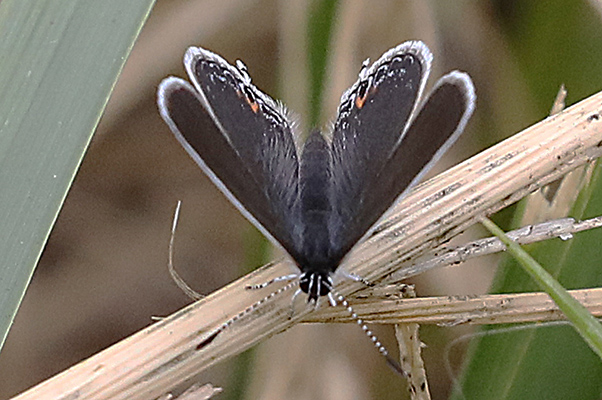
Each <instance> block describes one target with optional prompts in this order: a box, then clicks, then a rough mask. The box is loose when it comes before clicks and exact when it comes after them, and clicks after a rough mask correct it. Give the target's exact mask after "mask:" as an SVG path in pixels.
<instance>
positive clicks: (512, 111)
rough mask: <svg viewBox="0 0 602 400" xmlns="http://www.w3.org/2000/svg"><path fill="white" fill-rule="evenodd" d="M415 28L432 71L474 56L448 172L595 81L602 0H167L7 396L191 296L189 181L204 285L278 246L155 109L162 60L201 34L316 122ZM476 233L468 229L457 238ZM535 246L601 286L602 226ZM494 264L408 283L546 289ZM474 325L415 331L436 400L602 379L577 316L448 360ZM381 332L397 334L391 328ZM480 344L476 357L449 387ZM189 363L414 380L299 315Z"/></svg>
mask: <svg viewBox="0 0 602 400" xmlns="http://www.w3.org/2000/svg"><path fill="white" fill-rule="evenodd" d="M410 39H420V40H422V41H424V42H426V44H427V45H428V46H429V47H430V49H431V51H432V52H433V54H434V65H433V66H434V69H433V71H432V73H431V81H430V84H431V85H432V83H433V82H434V80H435V78H437V77H439V76H441V75H442V74H443V73H445V72H447V71H449V70H451V69H461V70H464V71H467V72H468V73H470V75H471V76H472V78H473V80H474V83H475V86H476V90H477V109H476V112H475V114H474V116H473V118H472V120H471V121H470V123H469V125H468V128H467V129H466V132H465V134H464V135H463V137H462V138H461V139H460V141H459V142H458V143H457V144H456V145H455V146H454V147H453V148H452V150H451V151H450V154H448V155H447V156H446V157H445V159H444V160H442V162H441V163H440V164H439V165H438V166H437V168H436V169H437V171H441V170H443V169H445V168H447V167H449V166H451V165H454V164H455V163H457V162H458V161H460V160H463V159H465V158H467V157H469V156H470V155H472V154H475V153H477V152H478V151H480V150H482V149H484V148H486V147H487V146H489V145H491V144H493V143H496V142H498V141H500V140H502V139H504V138H506V137H508V136H511V135H512V134H514V133H516V132H518V131H520V130H522V129H523V128H525V127H527V126H529V125H531V124H533V123H535V122H537V121H539V120H541V119H543V118H545V117H546V115H547V114H548V112H549V109H550V107H551V105H552V102H553V100H554V97H555V95H556V92H557V91H558V88H559V86H560V85H561V84H563V83H564V84H565V86H566V88H567V90H568V97H567V105H570V104H572V103H575V102H577V101H579V100H582V99H584V98H585V97H587V96H589V95H591V94H594V93H596V92H597V91H599V90H601V89H602V4H601V3H600V2H598V1H594V0H591V1H585V0H565V1H561V0H551V1H545V2H544V1H533V0H532V1H527V0H516V1H513V0H498V1H477V0H457V1H453V2H448V1H436V0H432V1H426V0H425V1H422V0H415V1H394V0H378V1H368V0H363V1H362V0H355V1H340V2H333V1H318V0H302V1H291V2H288V1H284V0H283V1H277V0H204V1H201V0H159V1H158V2H157V4H156V6H155V8H154V9H153V11H152V13H151V16H150V19H149V20H148V22H147V24H146V25H145V27H144V28H143V30H142V33H141V35H140V37H139V39H138V41H137V43H136V45H135V47H134V49H133V51H132V54H131V56H130V58H129V59H128V61H127V63H126V65H125V69H124V71H123V73H122V75H121V77H120V79H119V82H118V84H117V86H116V88H115V91H114V93H113V95H112V97H111V100H110V102H109V105H108V107H107V110H106V112H105V114H104V115H103V117H102V120H101V123H100V126H99V128H98V130H97V132H96V134H95V136H94V139H93V141H92V144H91V146H90V148H89V150H88V152H87V154H86V156H85V158H84V161H83V165H82V167H81V169H80V170H79V172H78V175H77V177H76V180H75V183H74V184H73V187H72V189H71V191H70V192H69V195H68V197H67V200H66V202H65V205H64V207H63V209H62V211H61V213H60V216H59V219H58V221H57V223H56V225H55V227H54V229H53V231H52V234H51V237H50V239H49V242H48V244H47V246H46V249H45V251H44V253H43V256H42V259H41V261H40V263H39V265H38V267H37V270H36V272H35V275H34V277H33V280H32V282H31V285H30V287H29V289H28V292H27V293H26V296H25V299H24V301H23V304H22V305H21V308H20V310H19V312H18V314H17V318H16V320H15V323H14V325H13V327H12V330H11V332H10V334H9V337H8V339H7V342H6V345H5V347H4V349H2V352H1V353H0V399H6V398H9V397H11V396H12V395H14V394H16V393H18V392H21V391H23V390H25V389H27V388H28V387H31V386H32V385H34V384H36V383H39V382H41V381H42V380H44V379H47V378H49V377H51V376H53V375H54V374H56V373H58V372H61V371H62V370H64V369H66V368H68V367H69V366H71V365H73V364H75V363H77V362H78V361H80V360H82V359H85V358H87V357H89V356H91V355H93V354H95V353H97V352H98V351H99V350H101V349H103V348H106V347H108V346H110V345H111V344H113V343H115V342H117V341H119V340H121V339H123V338H124V337H127V336H128V335H130V334H132V333H134V332H136V331H138V330H139V329H141V328H143V327H145V326H147V325H149V324H150V323H151V316H164V315H168V314H170V313H172V312H174V311H176V310H177V309H179V308H181V307H183V306H184V305H185V304H187V303H188V302H189V301H188V299H187V298H186V297H185V295H184V294H183V293H182V292H181V291H180V290H179V289H178V288H177V286H176V285H175V284H174V283H173V282H172V280H171V278H170V277H169V274H168V272H167V268H166V262H167V244H168V240H169V231H170V226H171V218H172V212H173V208H174V206H175V203H176V201H177V200H178V199H181V200H183V208H182V213H181V220H180V225H179V231H178V235H177V238H176V255H175V262H176V266H177V268H178V270H179V271H180V273H181V275H182V276H183V277H184V279H185V280H186V281H187V282H188V283H189V284H190V285H191V286H192V287H194V288H196V289H197V290H198V291H200V292H202V293H209V292H211V291H213V290H215V289H217V288H219V287H221V286H222V285H224V284H226V283H228V282H230V281H232V280H233V279H235V278H236V277H238V276H240V275H242V274H243V273H244V271H246V270H248V269H249V268H254V267H256V266H257V265H260V264H261V263H262V262H263V261H264V260H265V259H269V258H271V257H272V255H266V254H265V249H266V247H265V244H263V243H262V242H261V241H260V240H259V239H258V234H257V233H256V232H255V231H254V230H253V229H252V228H251V227H250V225H249V224H248V223H247V222H246V221H245V220H244V218H243V217H241V216H240V215H239V213H238V212H237V210H236V209H235V208H234V207H233V206H231V205H230V204H229V203H228V202H227V201H226V200H225V198H223V196H222V195H221V194H220V193H219V192H218V191H217V190H216V189H215V187H214V186H213V185H212V184H211V182H210V181H209V180H208V179H207V178H206V177H205V176H204V175H203V173H202V172H201V171H200V170H199V169H198V168H197V167H196V165H195V164H194V162H192V161H191V160H190V159H189V158H188V156H187V155H186V153H185V152H184V151H183V150H182V149H181V148H180V146H179V144H178V143H177V142H176V141H175V140H174V139H173V137H172V136H171V134H170V133H169V132H168V129H167V127H166V126H165V124H164V123H163V122H162V120H161V119H160V117H159V115H158V112H157V109H156V105H155V91H156V87H157V85H158V84H159V82H160V81H161V79H162V78H164V77H165V76H167V75H169V74H176V75H179V76H184V71H183V66H182V61H181V60H182V56H183V54H184V52H185V50H186V48H187V47H188V46H190V45H197V46H203V47H206V48H208V49H210V50H213V51H215V52H217V53H219V54H221V55H222V56H224V57H225V58H226V59H227V60H229V61H231V62H233V61H234V60H236V59H237V58H240V59H242V60H244V62H245V64H246V65H247V67H248V69H249V72H250V74H251V76H252V77H253V81H254V83H255V84H256V85H257V86H258V87H259V88H261V89H263V90H264V91H265V92H267V93H268V94H270V95H272V96H273V97H275V98H278V99H281V100H283V101H284V102H285V103H286V104H287V105H288V106H289V108H290V109H292V110H294V111H295V112H296V113H298V114H299V115H300V119H301V122H302V126H304V127H305V128H308V127H311V126H313V125H314V124H318V125H319V126H325V125H326V124H327V123H328V122H329V121H331V120H332V119H333V118H334V116H335V111H336V107H337V105H338V101H339V98H340V95H341V94H342V92H343V91H344V90H345V88H347V87H348V86H350V85H351V84H352V83H353V82H354V81H355V79H356V77H357V73H358V72H359V69H360V67H361V63H362V61H363V60H364V59H366V58H368V57H370V58H371V59H372V60H374V59H376V58H378V57H379V56H380V54H382V53H383V52H384V51H386V50H387V49H389V48H390V47H393V46H395V45H397V44H399V43H401V42H403V41H406V40H410ZM83 95H85V93H84V94H83ZM598 176H599V172H598V171H597V170H592V173H591V174H590V179H589V181H588V185H587V186H586V187H585V190H584V191H582V194H581V196H580V197H579V199H578V200H577V204H576V205H575V206H573V207H572V208H571V210H570V211H565V212H564V214H563V215H561V216H564V215H567V214H568V215H571V216H575V217H577V218H582V217H583V218H585V217H591V216H596V215H601V214H602V204H598V203H597V202H596V199H597V198H601V199H602V195H600V196H599V195H597V191H598V190H600V189H602V187H600V188H599V186H600V185H599V184H598ZM573 194H574V193H573ZM570 195H571V194H569V197H571V196H570ZM527 207H528V205H521V206H519V207H511V209H510V210H506V211H503V212H502V213H500V215H498V216H497V217H496V218H497V219H496V221H497V222H498V223H501V224H503V225H505V227H506V228H509V227H511V226H513V225H515V226H516V225H520V217H519V216H516V215H513V212H514V211H515V210H519V211H521V212H522V210H523V209H525V208H527ZM479 234H482V232H480V231H478V230H474V232H468V233H467V234H465V235H463V237H461V238H459V239H458V243H460V242H464V241H467V240H469V239H470V238H472V237H474V235H479ZM530 249H531V250H532V251H533V254H534V255H535V256H536V257H539V258H540V259H541V260H542V262H543V263H544V265H545V266H549V267H551V268H552V269H553V271H554V273H555V274H556V275H557V276H559V277H560V280H561V283H563V284H565V285H566V286H568V287H570V288H577V287H596V286H600V285H602V272H600V271H602V268H601V267H600V261H599V260H601V259H602V257H601V256H602V236H601V235H600V233H597V232H588V233H582V234H578V235H577V236H576V238H575V239H573V240H571V241H569V242H566V243H560V242H559V241H554V242H551V243H550V244H544V245H543V246H533V247H531V248H530ZM497 262H498V260H497V259H496V258H493V257H492V258H486V259H482V260H477V261H476V262H471V263H467V264H466V265H463V266H461V267H458V268H453V269H448V270H443V271H435V272H433V273H429V274H425V275H424V276H421V277H419V278H417V279H415V280H414V281H413V282H414V283H416V285H417V292H418V293H419V295H452V294H479V293H485V292H487V291H488V290H489V288H490V285H491V283H492V280H493V282H494V288H493V290H495V291H498V292H515V291H525V290H534V287H533V286H532V285H531V284H530V281H529V278H528V277H527V276H526V275H524V274H522V272H515V271H516V269H515V267H514V266H513V265H512V263H511V262H504V268H503V269H501V268H498V267H497V265H498V264H497ZM496 272H499V275H498V276H497V277H496V278H495V279H494V274H496ZM470 332H472V330H471V329H469V328H466V327H456V328H439V327H423V328H422V329H421V335H422V340H423V341H424V342H425V343H426V344H427V346H428V347H427V348H426V349H425V350H424V353H423V354H424V359H425V363H426V368H427V374H428V376H429V384H430V388H431V392H432V396H433V398H434V399H443V398H448V397H450V396H454V398H462V395H464V396H465V397H466V398H470V399H475V398H483V399H506V398H507V399H511V398H512V399H514V398H516V399H518V398H521V399H554V398H562V399H599V398H600V397H601V396H602V363H601V362H600V360H598V359H596V358H595V357H594V356H593V353H592V352H591V351H590V350H589V349H588V348H587V347H586V346H585V345H584V344H583V343H582V342H581V340H580V338H579V337H578V336H577V335H576V334H574V333H573V332H572V330H571V329H570V328H569V327H548V328H543V329H540V330H534V329H532V330H529V331H523V332H519V333H516V334H512V335H506V334H493V335H492V336H490V337H487V338H486V339H485V340H484V341H483V342H482V343H481V344H472V345H468V344H467V343H466V342H464V341H462V342H461V343H460V345H457V346H454V347H453V349H452V351H451V353H450V354H451V358H448V357H447V356H446V355H445V351H444V350H445V348H446V346H447V345H448V344H449V343H450V342H451V341H452V340H454V338H457V337H459V336H460V335H464V334H466V333H470ZM377 333H378V334H379V335H380V337H381V339H382V340H383V342H384V343H385V344H387V346H388V347H390V348H394V347H395V342H394V336H393V332H392V329H390V327H379V328H378V329H377ZM510 336H512V337H510ZM467 350H468V352H467ZM467 354H470V355H471V356H472V357H474V359H473V361H472V362H471V363H470V364H469V367H468V369H467V371H468V372H467V375H465V376H463V378H462V379H463V380H462V381H460V383H459V386H457V387H456V389H455V392H454V389H453V384H454V381H455V380H456V379H458V378H457V377H459V376H461V374H462V372H461V368H462V363H463V362H464V361H465V360H466V359H467V357H468V356H467ZM446 362H449V363H450V364H451V366H452V376H450V374H449V373H448V372H447V371H446V369H445V363H446ZM195 381H200V382H211V383H212V384H214V385H217V386H222V387H224V389H225V392H224V393H223V394H222V395H221V397H220V398H231V399H235V398H236V399H238V398H241V399H243V398H246V399H285V398H286V399H329V400H332V399H383V400H384V399H399V398H407V393H406V387H405V384H404V383H403V382H401V381H400V380H399V379H398V378H397V376H396V375H394V374H393V373H392V372H391V371H390V370H389V369H388V367H387V366H386V363H385V362H383V360H382V359H381V358H380V357H379V355H378V353H377V352H376V351H374V349H373V348H372V346H371V345H370V344H369V343H368V342H367V341H366V339H365V337H364V336H363V333H362V332H361V330H359V329H357V327H356V326H354V325H351V324H350V325H348V326H346V325H345V326H298V327H296V328H294V329H292V330H290V331H288V332H286V333H284V334H281V335H278V336H277V337H274V338H272V339H270V340H268V341H266V342H264V343H263V344H261V345H260V346H258V347H257V348H256V349H253V350H252V351H250V352H248V353H246V354H245V355H243V356H242V357H239V358H237V359H235V360H232V361H231V362H228V363H224V364H221V365H219V366H217V367H215V368H213V369H212V370H210V371H207V372H205V373H203V374H202V375H200V376H199V377H197V378H195ZM458 388H461V390H459V389H458ZM452 392H453V394H452Z"/></svg>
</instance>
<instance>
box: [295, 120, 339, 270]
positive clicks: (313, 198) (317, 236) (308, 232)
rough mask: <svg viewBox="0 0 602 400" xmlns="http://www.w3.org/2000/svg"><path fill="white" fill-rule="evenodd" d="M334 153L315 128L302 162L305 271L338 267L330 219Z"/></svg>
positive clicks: (302, 248) (301, 260)
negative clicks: (333, 250) (334, 256)
mask: <svg viewBox="0 0 602 400" xmlns="http://www.w3.org/2000/svg"><path fill="white" fill-rule="evenodd" d="M331 166H332V154H331V151H330V147H329V144H328V143H327V142H326V140H325V139H324V137H323V136H322V134H321V133H320V132H319V131H314V132H313V133H312V134H311V135H310V136H309V138H308V139H307V141H306V142H305V146H304V148H303V152H302V154H301V163H300V171H299V172H300V173H299V178H300V185H299V186H300V195H299V204H298V205H299V207H298V210H299V214H300V218H299V221H300V223H301V224H302V225H303V227H302V231H303V235H302V237H303V243H302V246H300V253H301V259H300V260H297V261H298V262H299V264H300V265H299V266H300V267H301V270H302V271H304V272H307V271H312V272H313V271H316V272H324V273H330V272H333V271H334V270H335V269H336V266H337V265H336V263H337V260H333V259H332V240H331V234H332V233H331V232H330V229H329V223H328V222H329V218H330V217H331V215H332V196H331V190H332V173H331Z"/></svg>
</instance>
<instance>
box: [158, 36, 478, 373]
mask: <svg viewBox="0 0 602 400" xmlns="http://www.w3.org/2000/svg"><path fill="white" fill-rule="evenodd" d="M431 61H432V55H431V53H430V51H429V49H428V48H427V47H426V45H425V44H424V43H422V42H419V41H409V42H405V43H402V44H400V45H398V46H397V47H394V48H392V49H390V50H389V51H387V52H386V53H384V54H383V55H382V56H381V57H380V58H379V59H378V60H377V61H376V62H375V63H373V64H371V65H369V62H368V61H366V62H365V63H364V64H363V66H362V69H361V71H360V73H359V78H358V80H357V81H356V82H355V83H354V84H353V85H352V86H351V87H350V88H349V89H348V90H347V91H345V93H343V96H342V97H341V103H340V105H339V108H338V115H337V117H336V120H335V123H334V125H333V126H332V129H331V130H330V131H329V132H327V134H326V135H323V134H322V133H321V132H320V131H319V130H314V131H313V132H312V133H311V134H310V135H309V137H308V138H307V140H306V141H305V142H304V144H302V145H300V144H298V143H299V140H298V137H299V132H297V131H296V129H297V128H296V125H295V123H294V122H293V120H292V118H291V117H290V114H289V113H288V112H287V110H286V109H285V107H284V106H283V105H282V104H280V103H278V102H276V101H275V100H273V99H272V98H271V97H269V96H268V95H267V94H265V93H263V92H262V91H260V90H259V89H258V88H257V87H255V85H253V83H252V82H251V78H250V76H249V74H248V72H247V68H246V67H245V65H244V64H243V63H242V62H240V61H237V63H236V65H231V64H229V63H228V62H227V61H226V60H224V59H223V58H222V57H220V56H219V55H217V54H215V53H212V52H211V51H208V50H205V49H202V48H197V47H191V48H189V49H188V51H187V52H186V55H185V57H184V65H185V67H186V71H187V73H188V77H189V78H190V82H191V83H189V82H188V81H186V80H183V79H180V78H176V77H168V78H166V79H165V80H163V82H161V84H160V86H159V91H158V104H159V109H160V112H161V116H162V117H163V119H164V120H165V121H166V122H167V124H168V125H169V127H170V128H171V130H172V132H173V133H174V135H175V136H176V138H177V139H178V141H179V142H180V143H181V144H182V146H183V147H184V149H186V151H187V152H188V154H189V155H190V156H191V157H192V158H193V159H194V161H196V163H197V164H198V165H199V166H200V167H201V169H202V170H203V171H204V172H205V173H206V174H207V175H208V176H209V178H211V180H212V181H213V182H214V183H215V184H216V185H217V187H219V189H220V190H221V191H222V192H223V193H224V194H225V195H226V197H227V198H228V199H229V200H230V201H231V202H232V203H233V204H234V205H235V206H236V207H237V208H238V209H239V210H240V211H241V213H242V214H243V215H244V216H245V217H246V218H247V219H248V220H249V221H251V223H253V224H254V225H255V226H256V227H257V228H258V229H259V230H260V231H261V232H262V233H263V234H264V235H265V236H266V237H267V238H269V239H270V240H271V241H272V242H273V243H274V244H276V245H277V246H280V247H281V248H283V249H284V250H285V251H286V252H287V253H288V254H289V255H290V257H291V258H292V259H293V260H294V262H295V264H296V265H297V267H298V269H299V273H297V274H292V275H287V276H284V277H280V278H276V279H275V280H273V281H276V280H288V281H291V282H290V283H289V285H287V286H286V288H287V289H288V288H292V287H293V286H294V285H297V284H298V285H299V288H298V290H297V293H296V294H298V293H300V292H303V293H306V294H307V296H308V302H317V301H318V299H319V298H320V297H322V296H327V297H328V299H329V301H330V303H331V304H333V305H334V304H336V303H337V301H338V302H340V303H342V304H343V305H344V306H345V307H346V308H347V309H348V310H349V311H350V312H351V313H353V310H352V309H351V307H350V306H349V304H348V303H347V301H346V300H345V299H344V298H343V297H342V296H339V295H337V296H334V295H333V293H334V288H333V275H334V273H335V271H338V267H339V265H340V264H341V262H342V261H343V259H344V258H345V256H346V255H347V254H348V253H349V251H350V250H351V249H352V248H353V247H354V246H355V245H356V244H357V243H358V242H360V241H361V240H362V238H364V237H366V236H367V235H369V234H370V233H371V232H372V230H373V229H374V227H375V225H376V224H377V222H378V220H379V219H380V218H381V217H382V215H383V214H384V213H385V211H386V210H387V209H389V208H390V207H391V206H392V205H393V204H394V203H395V202H396V200H397V199H399V198H400V197H402V196H404V194H405V193H407V192H408V190H409V189H410V188H412V187H413V186H414V185H415V184H416V183H417V182H418V180H419V179H420V178H421V177H422V176H423V175H424V174H425V172H426V171H427V170H428V169H429V168H430V167H431V166H432V165H433V164H434V163H435V162H436V161H437V160H438V159H439V158H440V157H441V155H442V154H443V153H444V152H445V151H446V150H447V149H448V148H449V147H450V146H451V145H452V144H453V143H454V142H455V141H456V139H457V138H458V136H459V135H460V134H461V133H462V131H463V129H464V127H465V125H466V123H467V122H468V119H469V118H470V116H471V114H472V112H473V109H474V105H475V93H474V88H473V84H472V81H471V79H470V77H469V76H468V75H467V74H465V73H463V72H458V71H453V72H450V73H449V74H447V75H445V76H443V77H442V78H441V79H439V81H438V82H437V83H436V84H435V86H434V88H433V89H432V90H431V92H430V94H429V95H428V96H426V97H425V98H424V99H422V92H423V90H424V87H425V85H426V81H427V78H428V75H429V72H430V69H431ZM346 276H348V277H351V278H354V279H355V278H357V277H354V276H353V275H351V274H346ZM259 286H260V287H263V286H266V285H259ZM282 291H283V290H280V291H279V293H280V292H282ZM296 294H295V295H296ZM258 304H259V303H258ZM251 309H252V308H251ZM240 316H241V315H240V314H239V316H237V317H235V318H234V319H232V320H230V321H228V322H226V323H225V324H224V325H223V326H222V327H221V328H219V329H218V330H216V331H215V332H214V333H213V334H211V335H210V336H209V337H208V338H207V339H205V340H204V341H203V342H202V343H201V344H200V345H199V346H197V348H199V349H200V348H202V347H204V346H206V345H208V344H209V343H211V342H212V341H213V340H214V339H215V338H216V337H217V335H218V334H219V333H220V332H221V331H223V329H225V328H226V327H227V326H229V325H230V324H231V323H232V322H234V320H236V319H238V318H240ZM358 322H359V323H360V325H363V323H362V322H361V320H358ZM369 336H371V338H373V340H374V339H375V338H374V337H373V336H372V335H371V333H370V334H369ZM374 341H375V340H374ZM375 342H376V341H375ZM377 347H378V348H379V350H380V351H381V353H383V354H384V355H385V356H387V354H386V350H385V349H384V347H382V346H381V345H380V343H378V345H377ZM387 358H388V359H389V361H390V363H391V364H392V365H393V366H394V367H395V368H396V369H398V370H399V367H398V366H396V364H395V362H394V361H392V360H390V358H389V357H387Z"/></svg>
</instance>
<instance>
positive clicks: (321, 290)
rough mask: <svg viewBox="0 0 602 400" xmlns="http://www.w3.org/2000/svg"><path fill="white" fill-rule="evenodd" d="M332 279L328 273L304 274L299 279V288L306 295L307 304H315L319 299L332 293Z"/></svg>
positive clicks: (313, 272)
mask: <svg viewBox="0 0 602 400" xmlns="http://www.w3.org/2000/svg"><path fill="white" fill-rule="evenodd" d="M332 286H333V283H332V278H331V277H330V273H329V272H317V271H311V272H304V273H303V274H301V277H300V278H299V288H300V289H301V291H303V292H304V293H307V295H308V297H307V302H308V303H312V302H316V301H317V300H318V298H319V297H321V296H327V295H328V294H329V293H330V292H331V291H332Z"/></svg>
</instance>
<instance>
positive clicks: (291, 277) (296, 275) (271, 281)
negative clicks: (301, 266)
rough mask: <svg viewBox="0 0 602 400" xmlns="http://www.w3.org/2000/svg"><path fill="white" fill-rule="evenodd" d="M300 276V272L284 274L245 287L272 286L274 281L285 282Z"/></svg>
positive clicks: (261, 287) (254, 288) (259, 287)
mask: <svg viewBox="0 0 602 400" xmlns="http://www.w3.org/2000/svg"><path fill="white" fill-rule="evenodd" d="M298 277H299V274H290V275H283V276H279V277H276V278H273V279H270V280H269V281H267V282H263V283H259V284H256V285H247V286H246V287H245V289H247V290H258V289H263V288H266V287H268V286H270V285H271V284H272V283H276V282H283V281H292V280H293V279H297V278H298Z"/></svg>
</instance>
